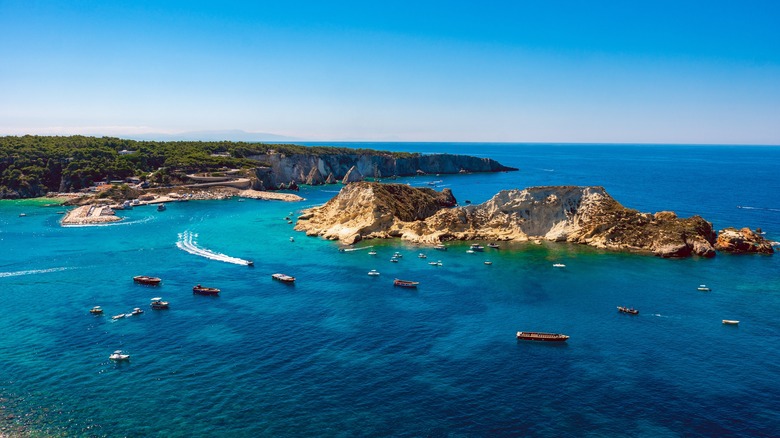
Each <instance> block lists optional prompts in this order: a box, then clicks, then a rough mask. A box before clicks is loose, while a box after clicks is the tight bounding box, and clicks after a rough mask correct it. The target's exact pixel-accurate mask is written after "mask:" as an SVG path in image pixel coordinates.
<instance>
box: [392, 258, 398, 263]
mask: <svg viewBox="0 0 780 438" xmlns="http://www.w3.org/2000/svg"><path fill="white" fill-rule="evenodd" d="M390 261H391V262H393V263H398V259H397V258H395V257H393V258H391V259H390Z"/></svg>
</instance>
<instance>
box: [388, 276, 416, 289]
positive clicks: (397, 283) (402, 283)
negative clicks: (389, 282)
mask: <svg viewBox="0 0 780 438" xmlns="http://www.w3.org/2000/svg"><path fill="white" fill-rule="evenodd" d="M418 284H420V282H419V281H409V280H399V279H397V278H396V279H395V280H393V286H398V287H410V288H417V285H418Z"/></svg>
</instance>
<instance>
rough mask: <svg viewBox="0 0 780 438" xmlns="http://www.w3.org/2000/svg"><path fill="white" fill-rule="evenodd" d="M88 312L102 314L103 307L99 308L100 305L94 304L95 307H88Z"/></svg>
mask: <svg viewBox="0 0 780 438" xmlns="http://www.w3.org/2000/svg"><path fill="white" fill-rule="evenodd" d="M89 313H91V314H93V315H102V314H103V309H101V308H100V306H95V307H93V308H91V309H89Z"/></svg>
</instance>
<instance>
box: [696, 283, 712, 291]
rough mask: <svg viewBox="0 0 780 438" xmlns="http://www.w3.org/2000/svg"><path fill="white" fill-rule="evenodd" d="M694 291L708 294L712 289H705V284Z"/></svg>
mask: <svg viewBox="0 0 780 438" xmlns="http://www.w3.org/2000/svg"><path fill="white" fill-rule="evenodd" d="M696 290H700V291H702V292H709V291H711V290H712V289H710V288H709V287H707V285H706V284H700V285H699V287H697V288H696Z"/></svg>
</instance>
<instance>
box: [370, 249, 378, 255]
mask: <svg viewBox="0 0 780 438" xmlns="http://www.w3.org/2000/svg"><path fill="white" fill-rule="evenodd" d="M368 255H376V251H374V250H373V249H372V250H371V251H369V252H368Z"/></svg>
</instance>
